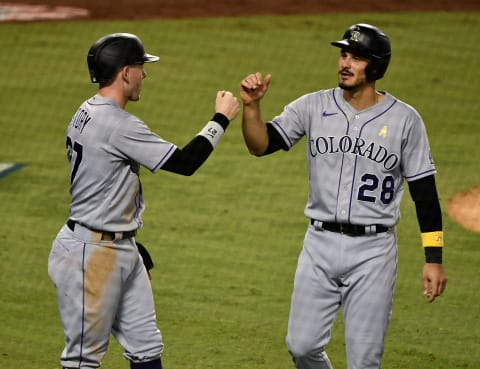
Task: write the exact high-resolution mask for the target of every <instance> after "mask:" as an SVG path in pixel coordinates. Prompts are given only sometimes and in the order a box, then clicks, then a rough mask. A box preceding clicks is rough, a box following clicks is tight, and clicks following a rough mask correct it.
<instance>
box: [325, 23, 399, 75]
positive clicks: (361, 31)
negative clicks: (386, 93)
mask: <svg viewBox="0 0 480 369" xmlns="http://www.w3.org/2000/svg"><path fill="white" fill-rule="evenodd" d="M331 44H332V45H333V46H336V47H340V48H342V49H344V50H347V51H351V52H352V53H353V54H356V55H359V56H364V57H367V58H368V59H370V62H369V64H368V66H367V68H366V69H365V74H366V76H367V79H368V80H369V81H376V80H377V79H380V78H382V77H383V75H384V74H385V72H386V71H387V67H388V64H389V63H390V56H391V50H390V40H389V39H388V36H387V35H386V34H385V33H383V32H382V31H381V30H380V29H379V28H377V27H375V26H372V25H370V24H365V23H360V24H354V25H353V26H350V27H349V28H348V29H347V30H346V31H345V33H344V35H343V40H340V41H334V42H331Z"/></svg>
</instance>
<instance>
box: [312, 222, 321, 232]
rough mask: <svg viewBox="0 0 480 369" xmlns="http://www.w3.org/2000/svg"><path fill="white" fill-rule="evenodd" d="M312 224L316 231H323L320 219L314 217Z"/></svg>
mask: <svg viewBox="0 0 480 369" xmlns="http://www.w3.org/2000/svg"><path fill="white" fill-rule="evenodd" d="M313 226H314V227H315V230H316V231H323V222H321V221H320V220H316V219H315V220H314V221H313Z"/></svg>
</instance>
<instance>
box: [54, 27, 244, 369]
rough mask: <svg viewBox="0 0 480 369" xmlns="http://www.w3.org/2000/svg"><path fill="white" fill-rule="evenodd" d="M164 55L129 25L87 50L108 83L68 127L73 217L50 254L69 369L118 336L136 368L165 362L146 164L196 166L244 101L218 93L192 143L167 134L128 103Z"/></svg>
mask: <svg viewBox="0 0 480 369" xmlns="http://www.w3.org/2000/svg"><path fill="white" fill-rule="evenodd" d="M158 59H159V57H157V56H154V55H150V54H147V53H146V52H145V50H144V47H143V44H142V42H141V40H140V39H139V38H138V37H137V36H135V35H132V34H127V33H115V34H110V35H107V36H104V37H102V38H100V39H99V40H97V41H96V42H95V43H94V44H93V45H92V46H91V48H90V50H89V52H88V56H87V63H88V68H89V71H90V77H91V81H92V82H94V83H99V91H98V93H97V94H96V95H95V96H93V97H91V98H89V99H88V100H86V101H85V102H84V103H83V104H81V106H80V107H79V108H78V110H77V112H76V113H75V114H74V116H73V118H72V120H71V122H70V124H69V125H68V128H67V135H66V150H67V157H68V160H69V162H70V183H71V186H70V194H71V204H70V217H69V219H68V221H67V223H66V224H65V225H64V226H63V227H62V228H61V230H60V232H59V233H58V235H57V237H56V239H55V240H54V242H53V245H52V249H51V253H50V256H49V260H48V272H49V276H50V278H51V279H52V281H53V282H54V284H55V286H56V288H57V293H58V306H59V310H60V317H61V321H62V324H63V329H64V334H65V348H64V350H63V352H62V354H61V365H62V366H63V368H98V367H99V366H100V365H101V361H102V358H103V357H104V355H105V353H106V351H107V346H108V342H109V337H110V334H112V335H113V336H114V337H115V338H116V339H117V340H118V342H119V343H120V344H121V346H122V347H123V348H124V349H125V354H124V355H125V358H126V359H128V360H129V361H130V368H132V369H133V368H134V369H160V368H162V364H161V354H162V351H163V342H162V336H161V334H160V331H159V329H158V328H157V323H156V314H155V308H154V302H153V297H152V290H151V286H150V281H149V278H148V274H147V270H146V268H145V267H144V264H143V262H144V261H145V260H143V259H142V257H141V255H140V253H139V250H138V249H137V246H136V242H135V238H134V237H135V234H136V232H137V230H138V229H139V228H140V227H141V226H142V218H141V216H142V212H143V210H144V200H143V197H142V187H141V184H140V180H139V170H140V167H141V166H143V167H145V168H146V169H148V170H150V171H151V172H154V173H155V172H158V171H159V170H160V169H163V170H166V171H170V172H174V173H178V174H182V175H186V176H188V175H191V174H193V173H194V172H195V171H196V170H197V169H198V168H199V167H200V166H201V165H202V163H203V162H204V161H205V160H206V159H207V158H208V156H209V155H210V153H211V152H212V151H213V149H214V148H215V146H216V145H217V144H218V143H219V141H220V139H221V137H222V135H223V134H224V131H225V129H226V128H227V126H228V124H229V123H230V121H232V120H233V119H234V118H235V117H236V115H237V114H238V112H239V111H240V105H239V102H238V101H237V99H236V97H235V96H233V94H232V93H231V92H226V91H219V92H218V93H217V95H216V100H215V114H214V116H213V118H212V119H211V120H210V121H208V122H207V123H206V125H205V126H204V128H203V129H201V130H200V132H199V133H198V135H196V136H195V137H194V138H193V139H192V140H191V141H190V142H189V143H188V144H187V145H186V146H185V147H183V148H179V147H177V146H176V145H175V144H173V143H171V142H168V141H167V140H165V139H162V138H161V137H159V136H158V135H156V134H155V133H153V132H152V131H151V130H150V129H149V127H148V126H147V125H146V124H145V123H144V122H142V121H141V120H140V119H139V118H137V117H135V116H133V115H131V114H129V113H128V112H126V111H125V110H124V108H125V106H126V105H127V102H128V101H137V100H139V98H140V91H141V88H142V83H143V80H144V78H145V77H146V73H145V70H144V63H150V62H155V61H157V60H158Z"/></svg>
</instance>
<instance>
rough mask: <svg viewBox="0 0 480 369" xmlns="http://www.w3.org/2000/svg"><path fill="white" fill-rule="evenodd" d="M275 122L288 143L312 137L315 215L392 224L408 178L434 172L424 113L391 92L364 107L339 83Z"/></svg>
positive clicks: (310, 207) (310, 209)
mask: <svg viewBox="0 0 480 369" xmlns="http://www.w3.org/2000/svg"><path fill="white" fill-rule="evenodd" d="M271 123H272V124H273V125H274V127H275V128H276V129H277V130H278V132H279V133H280V134H281V135H282V137H283V139H284V140H285V142H286V143H287V145H288V146H289V147H292V146H293V145H294V144H295V143H297V142H298V141H299V140H300V139H301V138H302V137H303V136H306V139H307V141H308V142H307V145H306V148H307V160H308V170H309V183H310V188H309V196H308V203H307V205H306V208H305V215H306V216H307V217H308V218H311V219H320V220H322V221H329V222H338V223H352V224H383V225H385V226H393V225H395V224H397V223H398V221H399V218H400V214H399V205H400V201H401V198H402V194H403V180H404V179H406V180H415V179H419V178H422V177H424V176H427V175H431V174H434V173H435V172H436V171H435V166H434V163H433V160H432V157H431V153H430V147H429V143H428V139H427V135H426V130H425V126H424V124H423V121H422V119H421V117H420V116H419V114H418V113H417V112H416V111H415V110H414V109H413V108H412V107H411V106H409V105H407V104H405V103H403V102H401V101H400V100H398V99H396V98H395V97H393V96H392V95H390V94H388V93H385V94H384V98H383V99H382V100H381V101H380V102H379V103H378V104H376V105H374V106H372V107H370V108H368V109H366V110H363V111H361V112H358V111H355V110H354V109H353V108H352V107H351V106H350V105H349V104H348V103H347V102H346V101H345V100H344V98H343V94H342V89H340V88H339V87H337V88H334V89H329V90H322V91H318V92H314V93H311V94H307V95H304V96H302V97H300V98H299V99H297V100H295V101H293V102H292V103H290V104H289V105H287V106H286V107H285V109H284V111H283V112H282V113H281V114H280V115H278V116H277V117H275V118H274V119H272V121H271Z"/></svg>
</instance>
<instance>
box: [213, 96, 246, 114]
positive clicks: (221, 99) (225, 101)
mask: <svg viewBox="0 0 480 369" xmlns="http://www.w3.org/2000/svg"><path fill="white" fill-rule="evenodd" d="M215 111H216V112H217V113H221V114H223V115H225V116H226V117H227V118H228V120H230V121H232V120H234V119H235V117H236V116H237V115H238V113H239V112H240V103H239V102H238V100H237V98H236V97H235V96H234V95H233V94H232V93H231V92H230V91H218V93H217V99H216V100H215Z"/></svg>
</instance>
